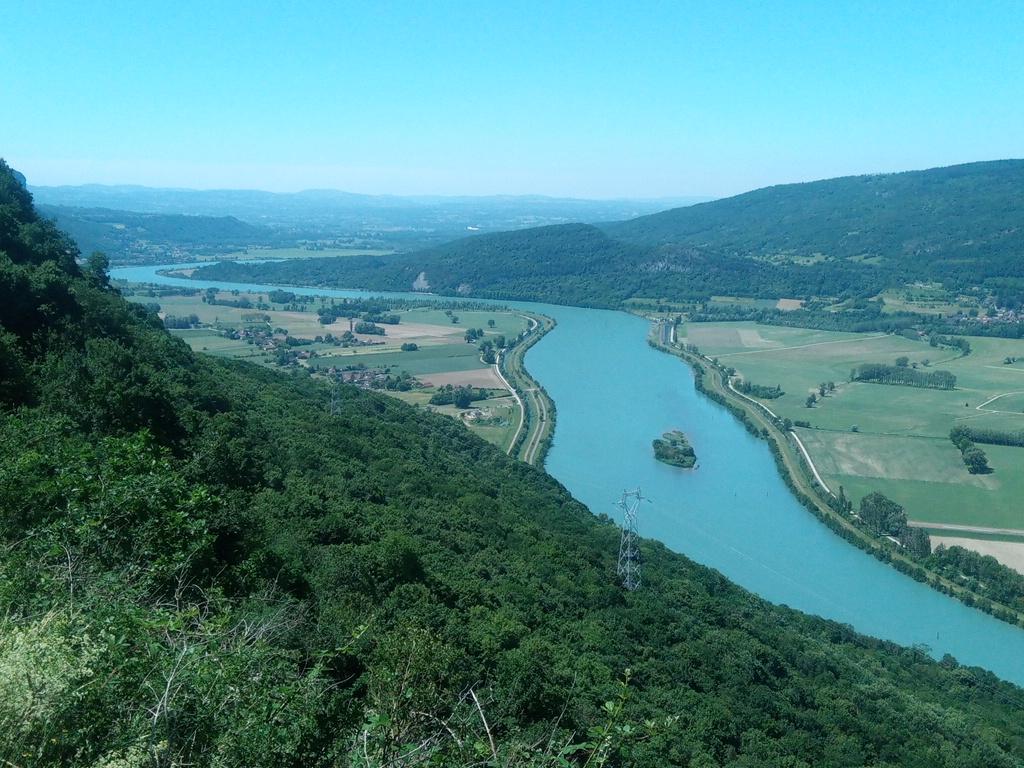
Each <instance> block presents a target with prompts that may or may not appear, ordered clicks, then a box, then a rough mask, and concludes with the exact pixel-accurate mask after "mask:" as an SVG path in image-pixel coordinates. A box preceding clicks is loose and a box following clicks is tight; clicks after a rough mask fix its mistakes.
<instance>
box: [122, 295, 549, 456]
mask: <svg viewBox="0 0 1024 768" xmlns="http://www.w3.org/2000/svg"><path fill="white" fill-rule="evenodd" d="M128 298H129V299H131V300H133V301H137V302H140V303H150V302H151V303H157V304H159V305H160V314H161V316H168V315H174V316H177V317H189V316H191V315H194V316H195V317H196V318H198V320H199V323H200V327H193V328H177V329H172V331H171V333H173V334H174V335H176V336H178V337H179V338H181V339H183V340H184V341H185V342H186V343H188V344H189V346H191V347H192V348H193V349H194V350H196V351H200V352H204V353H206V354H210V355H215V356H219V357H229V358H233V359H242V360H248V361H250V362H254V363H257V364H260V365H265V366H269V367H276V366H277V365H278V360H279V356H278V353H277V351H276V350H267V349H264V348H263V347H261V346H260V344H255V343H251V342H252V339H246V338H230V336H229V335H227V334H229V333H230V332H231V331H240V330H244V329H254V328H258V329H263V332H265V333H271V334H272V335H273V336H275V337H276V338H283V337H284V335H283V334H280V333H273V332H275V331H279V330H284V331H287V335H288V336H289V337H293V338H295V339H302V340H304V341H305V342H312V343H303V344H302V345H301V346H298V347H295V349H297V350H301V351H302V353H303V355H304V356H305V357H303V358H302V359H300V360H298V361H297V364H299V365H301V366H302V367H306V368H309V369H311V370H314V371H317V370H326V369H328V368H337V369H346V370H356V369H358V370H368V371H383V372H385V373H387V374H390V375H392V376H398V375H400V374H403V373H408V374H410V375H411V376H413V377H415V378H416V379H417V380H418V381H419V382H421V383H422V385H423V386H422V387H418V388H414V389H412V390H409V391H405V392H403V391H399V390H387V389H381V390H380V391H382V392H384V393H385V394H388V395H391V396H394V397H398V398H400V399H402V400H405V401H407V402H410V403H415V404H418V405H420V406H422V407H426V408H429V409H431V410H434V411H437V412H439V413H443V414H446V415H448V416H451V417H452V418H457V419H459V420H460V421H461V422H462V423H463V424H465V425H466V426H467V427H468V428H469V429H470V430H472V431H473V432H475V433H477V434H479V435H480V436H481V437H483V438H484V439H486V440H488V441H490V442H491V443H494V444H495V445H498V446H499V447H502V448H503V449H507V448H508V447H509V446H510V445H511V443H512V441H513V439H514V437H515V432H516V430H517V428H518V425H519V419H520V412H519V411H520V409H519V405H518V404H517V402H516V400H515V398H513V397H512V395H511V393H510V392H508V390H507V389H506V387H505V385H504V383H503V382H502V380H501V378H500V377H499V376H498V375H497V373H496V372H495V369H494V366H493V365H488V364H485V363H484V362H483V361H482V360H481V359H480V351H479V350H478V348H477V343H467V342H466V341H465V338H464V335H465V333H466V331H467V330H468V329H469V328H475V329H478V330H480V331H481V332H482V333H483V337H482V338H483V339H484V340H486V339H496V338H497V337H498V336H506V337H507V338H514V337H516V336H517V335H518V334H519V333H520V332H521V331H524V330H526V329H527V328H528V327H529V326H530V321H529V319H528V318H527V317H526V316H525V315H522V314H520V313H517V312H509V311H503V310H500V309H496V310H475V309H474V310H462V309H455V310H451V312H450V314H449V313H448V312H446V311H445V310H443V309H438V308H435V307H433V306H430V307H415V308H410V309H395V310H393V311H392V310H389V311H388V314H397V315H398V316H399V317H400V318H401V320H400V322H399V323H398V324H382V326H381V327H383V328H384V330H385V334H386V335H384V336H378V335H370V334H358V333H357V334H354V337H355V338H356V339H357V340H359V341H360V342H365V343H367V344H370V345H371V346H348V347H342V346H339V345H338V344H337V343H331V342H330V341H326V342H317V341H315V339H316V338H317V337H323V336H325V335H326V334H331V335H333V336H334V337H341V336H342V334H344V333H345V332H346V331H348V330H349V328H350V325H349V321H348V319H347V318H345V317H341V318H339V319H337V320H336V321H334V322H333V323H330V324H326V325H325V324H323V323H321V322H320V318H319V316H318V314H317V310H318V309H319V308H320V307H321V306H323V305H325V304H326V303H329V302H328V300H326V299H322V298H314V297H303V298H302V301H303V302H304V303H302V304H301V305H299V304H292V305H287V306H288V307H289V308H288V309H284V308H283V305H280V304H273V303H271V302H270V301H269V298H268V296H267V294H259V293H252V294H246V293H231V292H220V293H219V294H217V297H216V298H217V300H218V301H221V300H223V301H238V300H242V299H247V300H249V302H250V303H251V304H252V305H253V307H252V308H244V309H243V308H239V307H230V306H224V305H221V304H210V303H207V302H204V301H203V297H202V294H199V293H197V294H194V295H182V294H172V295H165V296H153V297H151V296H147V295H145V293H144V292H141V291H140V292H134V294H133V295H129V296H128ZM257 306H258V307H259V308H256V307H257ZM254 316H259V317H260V318H265V319H259V320H255V321H254V319H253V318H254ZM453 316H454V321H453ZM409 343H413V344H415V345H416V346H417V349H416V350H413V351H402V349H401V347H402V345H403V344H409ZM446 385H452V386H469V387H473V388H480V389H486V390H490V391H491V392H492V395H493V396H492V397H491V398H489V399H488V400H484V401H476V402H474V403H473V404H472V407H471V408H468V409H458V408H455V407H454V406H436V405H430V404H429V402H428V401H429V400H430V397H431V396H432V395H433V394H434V393H435V392H436V391H437V389H438V388H439V387H442V386H446ZM502 392H504V393H506V394H504V395H503V394H501V393H502Z"/></svg>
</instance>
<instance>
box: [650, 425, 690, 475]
mask: <svg viewBox="0 0 1024 768" xmlns="http://www.w3.org/2000/svg"><path fill="white" fill-rule="evenodd" d="M652 445H653V446H654V458H656V459H657V460H658V461H661V462H664V463H665V464H671V465H672V466H673V467H683V468H684V469H690V468H691V467H693V465H694V464H696V463H697V454H696V453H694V452H693V447H692V446H691V445H690V442H689V440H687V439H686V435H684V434H683V433H682V432H680V431H679V430H678V429H674V430H672V431H671V432H666V433H665V434H663V435H662V436H661V437H660V438H658V439H657V440H655V441H654V442H653V443H652Z"/></svg>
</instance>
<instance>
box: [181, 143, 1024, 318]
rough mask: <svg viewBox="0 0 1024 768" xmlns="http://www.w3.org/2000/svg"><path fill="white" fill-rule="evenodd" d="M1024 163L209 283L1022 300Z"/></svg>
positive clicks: (571, 294) (595, 297) (227, 275)
mask: <svg viewBox="0 0 1024 768" xmlns="http://www.w3.org/2000/svg"><path fill="white" fill-rule="evenodd" d="M1021 222H1024V161H1020V160H1005V161H998V162H987V163H973V164H970V165H961V166H954V167H950V168H938V169H934V170H929V171H914V172H908V173H897V174H886V175H877V176H856V177H848V178H841V179H830V180H828V181H818V182H813V183H808V184H791V185H785V186H777V187H769V188H766V189H761V190H757V191H755V192H749V193H747V194H744V195H739V196H737V197H732V198H728V199H725V200H716V201H713V202H710V203H702V204H699V205H694V206H690V207H687V208H678V209H674V210H671V211H665V212H663V213H658V214H654V215H650V216H643V217H640V218H637V219H632V220H630V221H626V222H620V223H614V224H606V225H602V226H601V229H600V230H598V229H597V228H594V227H587V226H583V225H569V226H560V227H542V228H537V229H529V230H522V231H518V232H513V233H500V234H495V235H490V236H487V237H475V238H466V239H463V240H458V241H455V242H453V243H449V244H447V245H444V246H439V247H436V248H433V249H431V250H427V251H421V252H419V253H415V254H411V255H405V256H402V257H400V258H397V259H395V260H392V261H389V262H387V263H384V262H381V261H379V260H373V259H355V260H349V259H346V260H333V261H331V260H310V261H308V262H304V263H289V264H281V265H269V264H265V265H256V266H251V267H246V266H244V265H225V266H216V267H210V268H208V269H207V270H204V271H203V273H202V275H201V276H202V277H208V278H210V279H238V280H261V281H266V282H291V283H296V284H303V283H304V284H317V285H331V286H341V287H365V288H371V289H381V290H383V289H388V290H410V289H411V288H412V287H413V285H414V281H415V278H416V277H417V276H419V275H420V274H421V273H422V275H423V277H424V279H425V280H426V282H427V283H429V285H430V289H431V290H433V291H436V292H438V293H445V294H452V293H457V292H461V293H464V294H467V295H473V296H496V297H501V298H514V299H536V300H542V301H550V302H555V303H564V304H580V305H590V306H606V307H614V306H618V305H620V304H621V302H622V301H623V299H625V298H630V297H644V298H654V299H659V298H661V299H669V300H685V299H706V298H707V297H709V296H711V295H714V294H724V295H738V296H753V297H761V298H779V297H792V298H805V299H807V298H813V297H816V296H825V297H836V298H844V299H845V298H851V297H865V296H871V295H874V294H875V293H878V292H879V291H881V290H883V289H884V288H887V287H892V286H898V285H902V284H904V283H906V282H909V281H916V280H928V281H940V282H943V283H944V284H946V285H947V286H948V287H949V288H951V289H954V290H964V289H966V288H968V287H970V286H974V285H982V286H984V287H986V288H987V289H993V290H995V289H998V290H1000V291H1001V292H1004V293H1005V292H1007V291H1010V292H1015V293H1019V294H1020V295H1021V297H1022V298H1024V259H1022V258H1021V254H1022V253H1024V225H1022V223H1021Z"/></svg>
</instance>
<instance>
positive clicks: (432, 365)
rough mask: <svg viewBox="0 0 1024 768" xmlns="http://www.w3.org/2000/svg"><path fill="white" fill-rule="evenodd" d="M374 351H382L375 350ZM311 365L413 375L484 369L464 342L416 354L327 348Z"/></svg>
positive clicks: (478, 356) (474, 353)
mask: <svg viewBox="0 0 1024 768" xmlns="http://www.w3.org/2000/svg"><path fill="white" fill-rule="evenodd" d="M377 349H381V350H384V351H376V350H377ZM310 362H311V364H312V365H313V366H315V367H318V368H327V367H330V366H334V365H336V366H340V367H345V366H349V365H359V364H360V363H362V364H363V365H365V366H366V367H367V368H392V369H394V370H395V371H408V372H409V373H411V374H412V375H413V376H419V375H420V374H427V373H445V372H448V371H472V370H474V369H476V368H486V367H487V366H486V365H484V364H483V363H482V362H480V353H479V351H478V350H477V348H476V346H475V345H473V344H466V343H465V342H459V343H457V344H436V345H434V346H428V347H420V348H419V349H418V350H417V351H415V352H395V351H394V350H393V349H388V348H386V347H380V348H370V349H367V348H365V347H364V348H354V349H353V348H350V349H336V350H335V351H333V353H332V350H329V349H328V350H324V351H323V352H322V353H321V356H320V357H317V358H316V359H315V360H312V361H310Z"/></svg>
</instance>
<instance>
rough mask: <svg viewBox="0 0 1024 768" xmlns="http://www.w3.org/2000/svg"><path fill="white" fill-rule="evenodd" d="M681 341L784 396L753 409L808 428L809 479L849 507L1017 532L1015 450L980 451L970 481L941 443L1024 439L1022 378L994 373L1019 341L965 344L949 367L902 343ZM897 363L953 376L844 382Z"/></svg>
mask: <svg viewBox="0 0 1024 768" xmlns="http://www.w3.org/2000/svg"><path fill="white" fill-rule="evenodd" d="M681 330H682V332H683V333H684V334H685V340H686V341H689V342H690V343H693V344H697V345H698V346H699V347H700V348H701V351H702V352H704V353H705V354H707V355H709V356H711V357H716V356H717V357H719V359H720V360H721V361H722V362H723V363H725V364H727V365H730V366H733V367H735V368H736V370H737V372H738V373H739V374H741V375H742V376H744V377H745V378H748V379H749V380H750V381H753V382H756V383H758V384H764V385H768V386H773V385H776V384H778V385H780V386H781V387H782V389H783V390H784V391H785V393H786V394H785V395H783V396H782V397H780V398H778V399H775V400H764V401H762V402H764V403H765V405H767V406H768V407H769V408H771V409H772V410H773V411H775V412H776V413H778V414H779V415H780V416H782V417H788V418H790V419H792V420H793V421H798V420H802V421H808V422H810V424H811V425H812V426H813V427H814V429H811V430H800V435H801V439H803V440H804V443H805V445H806V446H807V450H808V451H809V452H810V454H811V457H812V458H813V460H814V462H815V464H816V466H817V467H818V470H819V472H821V474H822V477H823V478H824V479H825V481H826V482H827V483H828V484H829V485H830V486H832V487H836V486H839V485H842V486H843V487H844V489H845V490H846V493H847V495H848V496H850V497H851V498H852V499H853V500H854V501H855V502H856V501H859V499H860V498H861V497H862V496H863V495H865V494H867V493H870V492H871V491H876V490H877V491H881V492H882V493H884V494H885V495H886V496H889V497H891V498H893V499H895V500H896V501H898V502H899V503H901V504H903V505H904V506H905V507H906V508H907V510H908V513H909V515H910V517H911V518H912V519H914V520H920V521H926V522H934V523H959V524H964V525H979V526H986V527H1007V528H1024V506H1022V505H1021V504H1020V499H1022V498H1024V448H1011V447H1002V446H988V445H986V446H983V448H984V450H985V453H986V454H987V455H988V457H989V464H990V465H991V466H992V468H993V470H994V472H993V473H992V474H989V475H970V474H969V473H968V472H967V471H966V468H965V467H964V466H963V462H962V461H961V459H960V455H959V452H958V451H957V450H956V448H955V447H954V446H953V444H952V443H951V442H950V441H949V439H948V435H949V430H950V429H951V428H952V427H954V426H956V425H958V424H965V423H966V424H970V425H972V426H978V427H993V428H997V429H1008V430H1019V429H1024V412H1022V411H1024V367H1022V365H1021V364H1020V363H1015V364H1012V365H1004V360H1005V358H1007V357H1022V358H1024V341H1019V340H1009V339H986V338H971V339H970V341H971V346H972V349H973V351H972V353H971V354H970V355H968V356H967V357H959V356H958V353H957V352H955V351H950V350H948V349H941V348H935V347H931V346H929V345H928V344H927V343H926V342H922V341H911V340H908V339H905V338H903V337H900V336H885V335H878V334H853V333H837V332H830V331H815V330H807V329H796V328H779V327H772V326H765V325H757V324H754V323H700V324H688V325H686V326H684V327H683V328H682V329H681ZM682 335H683V334H681V336H682ZM903 356H905V357H907V358H909V360H910V361H911V362H912V363H917V364H918V365H919V366H924V364H925V362H926V361H928V363H929V364H930V366H931V368H933V369H942V370H948V371H951V372H952V373H954V374H955V375H956V376H957V388H956V389H955V390H952V391H941V390H929V389H916V388H912V387H899V386H885V385H880V384H867V383H859V382H854V383H851V382H850V381H849V375H850V370H851V368H853V367H855V366H857V365H859V364H861V363H866V362H872V363H876V362H877V363H889V364H891V363H892V362H893V361H894V360H895V359H896V358H897V357H903ZM828 381H833V382H835V384H836V390H835V392H834V393H833V394H830V395H828V396H826V397H824V398H822V399H820V400H819V402H818V403H817V404H816V405H815V406H814V407H812V408H807V407H806V400H807V397H808V395H809V394H810V393H812V392H814V393H817V391H818V385H819V384H820V383H822V382H828ZM1006 393H1011V394H1006ZM1000 395H1004V396H1001V397H1000ZM993 397H997V398H998V399H996V400H994V401H991V402H989V403H988V404H987V405H983V403H985V402H986V401H989V400H991V398H993ZM979 406H981V410H979ZM854 427H856V429H857V431H856V432H853V431H852V430H853V428H854Z"/></svg>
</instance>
